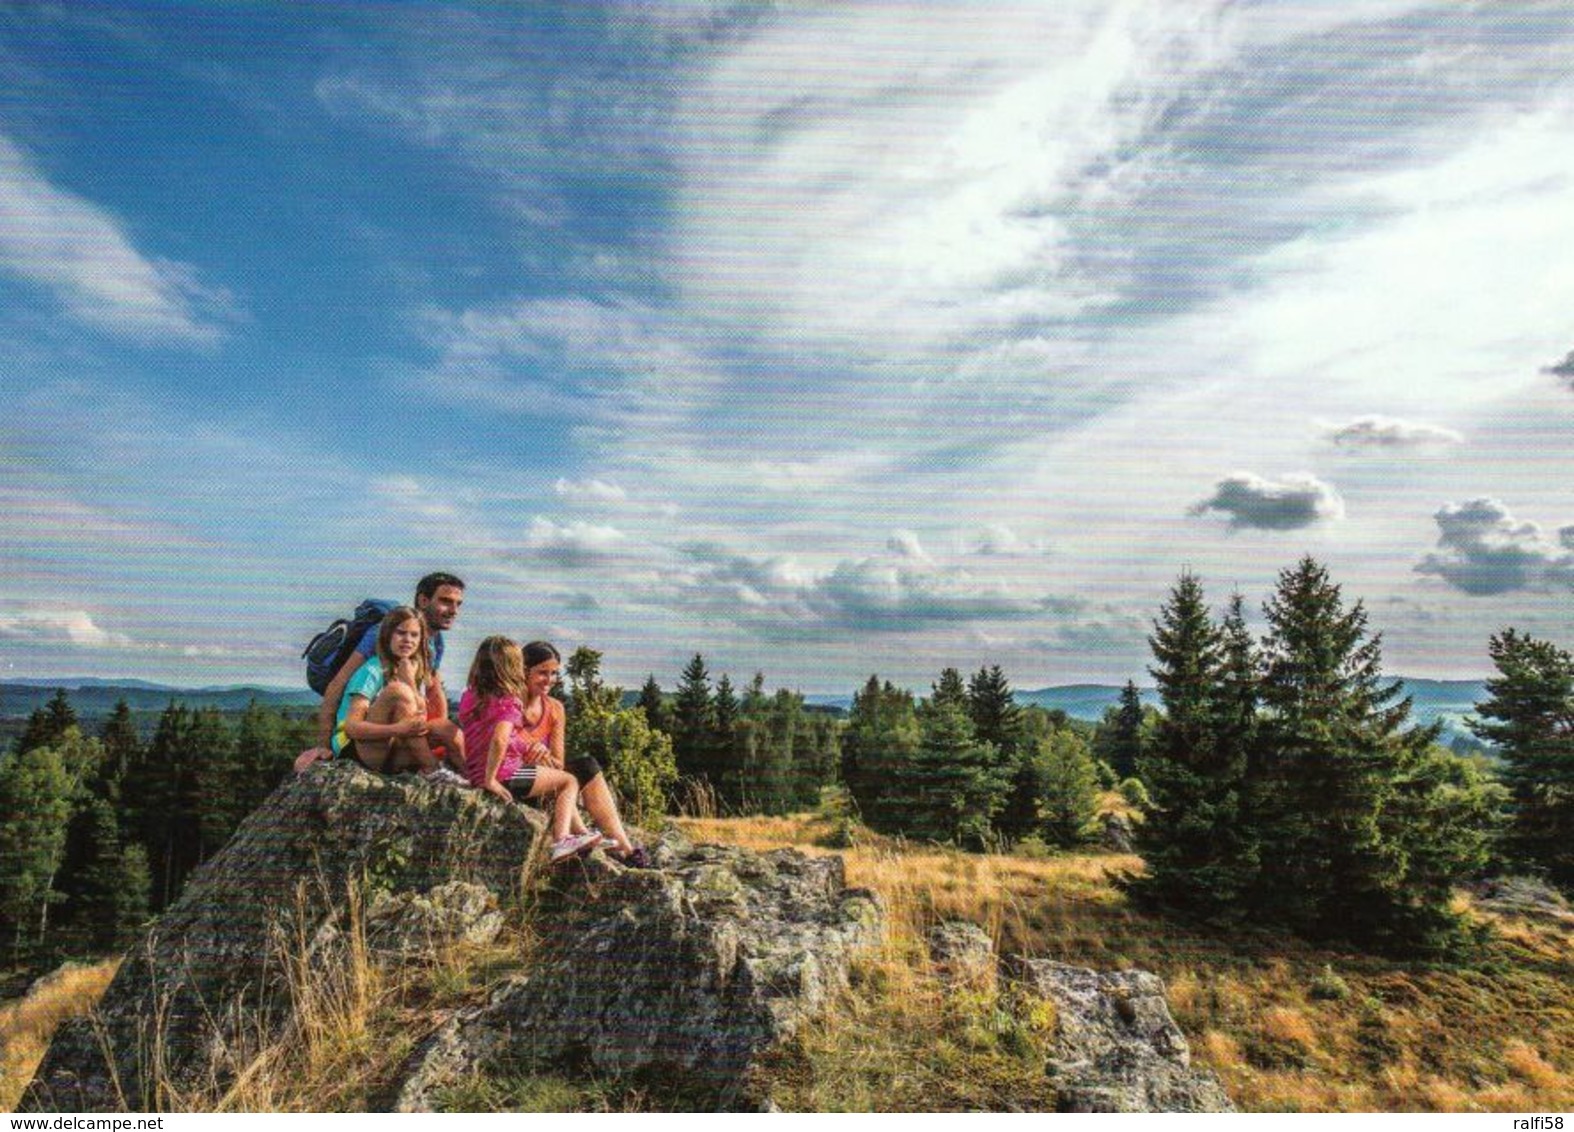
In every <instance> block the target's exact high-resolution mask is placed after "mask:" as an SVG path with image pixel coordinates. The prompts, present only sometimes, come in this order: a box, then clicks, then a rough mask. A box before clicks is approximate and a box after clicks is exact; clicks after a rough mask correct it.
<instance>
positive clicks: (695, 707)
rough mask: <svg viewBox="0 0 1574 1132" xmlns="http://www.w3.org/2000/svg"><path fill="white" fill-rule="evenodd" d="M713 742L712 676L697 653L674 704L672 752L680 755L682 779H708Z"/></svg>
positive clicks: (686, 671) (689, 665)
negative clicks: (711, 743) (706, 775)
mask: <svg viewBox="0 0 1574 1132" xmlns="http://www.w3.org/2000/svg"><path fill="white" fill-rule="evenodd" d="M710 741H711V691H710V673H709V672H708V671H707V670H706V668H705V658H704V657H703V656H701V655H700V654H699V653H695V654H694V659H693V660H691V661H689V663H688V665H687V666H686V667H685V668H684V669H683V677H682V679H681V680H680V681H679V683H678V692H677V696H676V697H675V698H674V700H673V704H672V749H673V752H674V753H675V754H676V755H677V759H678V774H679V775H681V776H682V777H684V778H704V777H705V772H706V771H707V770H708V769H709V768H708V765H707V764H708V762H709V759H708V758H707V756H708V754H709V751H710Z"/></svg>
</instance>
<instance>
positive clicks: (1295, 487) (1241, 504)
mask: <svg viewBox="0 0 1574 1132" xmlns="http://www.w3.org/2000/svg"><path fill="white" fill-rule="evenodd" d="M1209 511H1218V512H1220V513H1221V514H1224V515H1228V516H1229V517H1230V526H1231V527H1232V528H1244V527H1252V528H1256V529H1258V530H1266V531H1293V530H1298V529H1299V528H1301V527H1309V526H1311V525H1312V524H1313V523H1316V522H1320V521H1323V520H1328V519H1339V518H1343V516H1344V503H1343V501H1341V500H1340V498H1339V493H1338V492H1336V491H1335V490H1334V489H1333V488H1332V487H1330V486H1329V485H1328V484H1325V483H1323V482H1322V481H1321V480H1319V479H1317V478H1316V477H1315V476H1309V475H1290V476H1285V477H1284V478H1283V479H1282V480H1269V479H1264V478H1263V477H1261V476H1258V475H1254V474H1252V473H1251V472H1236V473H1235V474H1233V475H1231V476H1227V477H1226V478H1224V479H1222V480H1220V481H1219V482H1218V484H1217V486H1216V487H1215V488H1214V491H1213V494H1212V495H1211V496H1209V497H1208V498H1207V499H1204V500H1202V501H1201V502H1199V503H1196V504H1193V505H1192V508H1191V513H1192V514H1194V515H1202V514H1205V513H1207V512H1209Z"/></svg>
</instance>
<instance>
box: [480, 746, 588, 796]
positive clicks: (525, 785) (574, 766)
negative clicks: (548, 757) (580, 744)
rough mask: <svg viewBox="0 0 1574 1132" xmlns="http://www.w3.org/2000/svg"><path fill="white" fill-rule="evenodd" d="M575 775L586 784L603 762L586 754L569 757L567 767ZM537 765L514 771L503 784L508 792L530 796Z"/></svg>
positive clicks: (580, 781)
mask: <svg viewBox="0 0 1574 1132" xmlns="http://www.w3.org/2000/svg"><path fill="white" fill-rule="evenodd" d="M566 769H567V770H568V773H570V774H572V775H573V776H574V781H575V782H577V783H579V784H580V786H584V785H585V784H586V783H587V782H590V781H591V780H592V779H594V778H595V777H596V775H598V774H600V773H601V764H600V763H598V762H597V761H596V760H595V759H593V758H591V757H590V756H588V755H586V756H585V757H584V758H579V759H569V760H568V766H567V768H566ZM536 770H537V768H536V767H533V766H522V767H520V768H519V769H518V770H516V771H514V777H513V778H510V779H509V780H508V781H507V782H505V783H504V784H503V785H504V786H507V787H508V792H509V793H510V794H512V795H513V796H514V797H515V798H528V797H529V796H530V791H531V789H532V788H533V787H534V786H535V784H536Z"/></svg>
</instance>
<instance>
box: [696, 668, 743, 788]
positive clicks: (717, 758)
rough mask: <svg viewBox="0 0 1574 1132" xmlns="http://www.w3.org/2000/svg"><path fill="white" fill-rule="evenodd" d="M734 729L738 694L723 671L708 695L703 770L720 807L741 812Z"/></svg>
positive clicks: (740, 767) (740, 768)
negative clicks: (707, 735)
mask: <svg viewBox="0 0 1574 1132" xmlns="http://www.w3.org/2000/svg"><path fill="white" fill-rule="evenodd" d="M737 730H738V697H737V694H736V693H734V692H733V690H732V680H731V679H730V678H729V677H728V675H727V674H726V673H725V672H724V673H722V676H721V679H720V680H718V681H716V693H715V695H714V696H713V697H712V698H711V720H710V736H709V741H708V747H709V750H708V754H707V757H706V760H705V768H704V773H705V776H706V777H707V778H708V779H709V780H710V783H711V785H712V786H713V787H714V788H715V790H716V793H717V796H718V797H719V799H720V800H721V802H722V804H723V806H724V807H726V808H727V809H728V810H730V811H732V812H734V813H741V812H742V805H743V792H744V780H745V769H744V766H743V765H742V763H741V761H740V760H739V759H738V757H737V755H738V752H737V751H736V749H735V746H734V744H735V743H736V741H737Z"/></svg>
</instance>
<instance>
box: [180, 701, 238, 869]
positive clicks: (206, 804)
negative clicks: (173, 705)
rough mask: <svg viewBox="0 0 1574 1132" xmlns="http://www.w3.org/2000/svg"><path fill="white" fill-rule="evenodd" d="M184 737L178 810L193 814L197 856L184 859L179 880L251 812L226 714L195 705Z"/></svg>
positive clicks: (188, 815) (222, 844)
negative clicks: (182, 768) (196, 709)
mask: <svg viewBox="0 0 1574 1132" xmlns="http://www.w3.org/2000/svg"><path fill="white" fill-rule="evenodd" d="M183 741H184V744H185V748H186V750H185V752H184V758H183V764H184V767H185V769H186V773H185V774H184V775H183V777H182V779H181V781H180V783H179V787H178V795H177V796H178V799H179V801H178V803H177V809H178V812H179V813H181V814H182V815H183V816H184V817H186V818H187V819H188V820H189V819H191V818H195V819H196V821H195V825H196V832H197V840H196V845H195V847H194V852H195V859H194V860H193V859H189V858H188V859H187V863H186V864H185V866H184V868H183V869H182V874H181V879H182V882H183V881H184V878H185V875H186V874H189V873H190V871H191V870H192V869H193V868H195V867H196V866H197V865H198V864H201V863H202V862H203V861H206V860H207V859H208V858H209V857H211V856H213V854H215V853H217V852H218V851H219V850H220V849H222V848H223V847H224V843H225V842H226V841H228V840H229V839H230V834H232V833H234V832H235V827H236V826H238V825H239V824H240V822H241V819H242V818H243V817H245V816H246V814H247V813H248V812H250V811H249V810H248V809H247V808H246V798H247V797H248V795H249V790H248V789H247V783H246V782H245V779H244V777H243V773H242V771H241V768H240V766H239V763H238V760H237V751H236V745H235V732H234V730H233V729H232V728H231V727H230V725H229V722H228V721H227V720H226V719H225V718H224V716H223V715H222V714H220V713H219V712H218V711H217V710H216V709H214V708H202V709H199V710H198V711H196V712H195V713H193V715H192V717H191V726H190V728H189V729H188V730H187V731H186V733H185V735H184V736H183ZM189 848H190V847H189V846H188V849H189Z"/></svg>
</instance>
